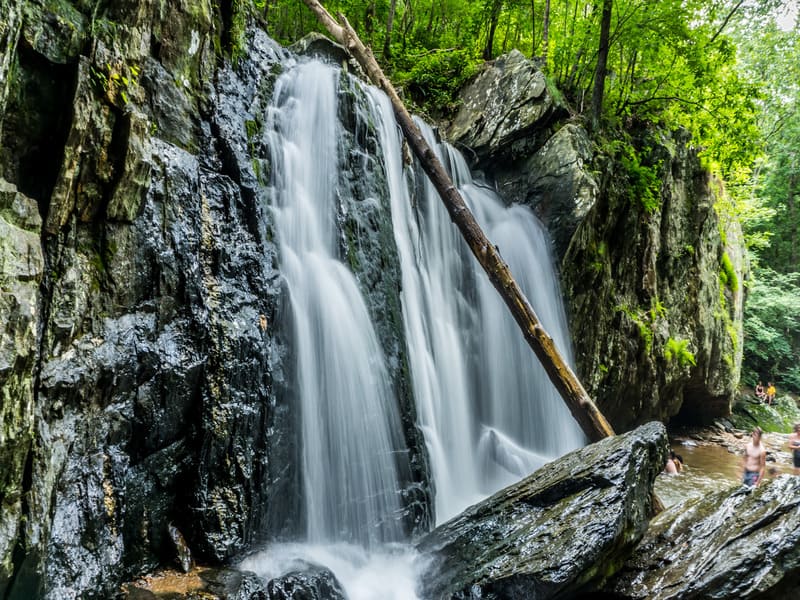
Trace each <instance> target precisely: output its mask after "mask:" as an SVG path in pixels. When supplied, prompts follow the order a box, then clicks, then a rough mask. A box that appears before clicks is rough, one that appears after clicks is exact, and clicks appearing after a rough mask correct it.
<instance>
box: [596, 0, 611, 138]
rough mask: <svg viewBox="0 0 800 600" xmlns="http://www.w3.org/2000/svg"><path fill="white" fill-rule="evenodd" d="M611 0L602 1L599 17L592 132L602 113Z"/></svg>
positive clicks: (598, 123) (609, 33) (597, 126)
mask: <svg viewBox="0 0 800 600" xmlns="http://www.w3.org/2000/svg"><path fill="white" fill-rule="evenodd" d="M612 2H613V0H603V14H602V16H601V17H600V48H599V50H598V52H597V68H596V69H595V71H594V90H593V92H592V122H591V125H592V131H597V130H598V128H599V127H600V115H601V113H602V111H603V92H604V89H605V85H606V65H607V64H608V47H609V37H610V35H611V4H612Z"/></svg>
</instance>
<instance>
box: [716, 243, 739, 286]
mask: <svg viewBox="0 0 800 600" xmlns="http://www.w3.org/2000/svg"><path fill="white" fill-rule="evenodd" d="M719 267H720V271H719V281H720V283H721V284H722V285H723V286H727V287H728V288H729V289H730V290H731V292H734V293H735V292H736V291H737V290H738V289H739V278H738V277H737V276H736V271H735V270H734V268H733V264H732V263H731V258H730V256H728V253H727V252H723V253H722V257H721V258H720V261H719Z"/></svg>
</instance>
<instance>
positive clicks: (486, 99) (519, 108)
mask: <svg viewBox="0 0 800 600" xmlns="http://www.w3.org/2000/svg"><path fill="white" fill-rule="evenodd" d="M459 99H460V100H461V108H460V109H459V111H458V114H457V115H456V116H455V118H454V119H453V122H452V123H450V125H449V126H448V128H447V131H446V133H445V136H446V137H447V139H448V140H451V141H452V142H453V143H455V144H456V145H457V146H463V147H466V148H467V149H468V151H467V153H466V155H467V156H468V157H469V156H472V157H473V158H476V159H478V160H479V161H486V160H487V159H489V158H494V159H500V158H504V159H512V160H513V158H515V157H517V156H527V155H529V154H531V153H532V152H533V151H535V150H536V149H538V148H539V147H541V145H542V144H543V143H544V141H545V140H546V139H547V137H549V133H548V131H547V127H548V125H550V124H551V123H553V121H554V120H555V118H556V117H557V116H559V115H560V114H561V111H560V108H559V107H558V105H557V104H556V102H555V101H554V99H553V96H552V95H551V94H550V93H549V92H548V90H547V84H546V82H545V78H544V73H542V72H541V71H540V70H538V69H537V68H536V67H535V66H534V65H533V63H531V61H529V60H527V59H526V58H525V57H524V56H523V55H522V53H521V52H519V51H517V50H512V51H511V52H510V53H508V54H505V55H503V56H501V57H499V58H498V59H497V60H495V61H493V62H492V63H489V64H488V65H487V66H486V67H485V68H484V70H483V71H482V72H481V73H480V74H479V75H478V76H477V77H476V78H475V79H474V80H473V81H472V82H471V83H469V84H468V85H467V86H466V87H465V88H464V90H463V91H462V92H461V93H460V94H459Z"/></svg>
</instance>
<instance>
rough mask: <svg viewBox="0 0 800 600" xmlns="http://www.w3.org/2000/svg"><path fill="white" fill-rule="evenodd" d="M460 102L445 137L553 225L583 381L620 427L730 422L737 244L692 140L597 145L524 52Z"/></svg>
mask: <svg viewBox="0 0 800 600" xmlns="http://www.w3.org/2000/svg"><path fill="white" fill-rule="evenodd" d="M462 100H463V106H462V108H461V110H460V112H459V114H458V115H457V116H456V117H455V119H454V120H453V122H452V123H451V124H449V126H447V128H446V132H445V133H446V136H447V137H448V138H449V139H450V140H451V141H452V142H453V143H455V144H456V145H457V146H462V147H464V146H466V147H467V150H466V152H465V154H466V155H468V156H472V157H473V163H474V166H476V167H478V168H479V169H481V170H483V171H484V172H485V173H486V175H487V176H488V177H489V178H490V179H492V180H493V181H494V182H495V184H496V186H497V188H498V189H499V191H500V192H501V193H503V194H504V195H505V197H506V198H507V199H508V200H509V201H510V202H520V203H524V204H528V205H529V206H531V207H532V208H533V210H534V211H535V212H536V213H537V214H538V215H539V217H540V218H541V219H542V221H543V222H544V223H545V225H546V226H547V227H548V229H549V231H550V233H551V235H552V237H553V241H554V248H555V252H556V255H557V258H558V260H559V261H560V264H561V273H562V285H563V289H564V294H565V297H566V299H567V304H568V314H569V319H570V327H571V330H572V337H573V340H574V345H575V353H576V360H577V371H578V375H579V378H580V379H581V381H582V382H583V384H584V386H585V387H586V388H587V391H589V393H590V395H591V396H592V397H593V398H595V399H596V401H597V403H598V405H599V407H600V409H601V410H602V411H603V413H604V414H605V415H606V416H607V417H608V418H609V420H610V421H611V422H612V424H613V425H614V427H615V428H616V429H617V430H626V429H629V428H631V427H632V426H635V425H637V424H640V423H644V422H646V421H648V420H651V419H659V420H666V419H670V418H672V417H675V416H676V415H677V416H680V417H685V418H687V419H690V420H692V421H695V422H697V421H703V420H707V419H711V418H713V417H716V416H720V415H725V414H728V413H729V411H730V405H731V402H732V399H733V392H734V390H735V387H736V384H737V383H738V379H739V369H740V365H741V357H742V343H741V338H742V304H743V291H742V290H743V285H742V281H743V279H744V273H745V272H746V265H745V264H744V250H743V242H742V235H741V231H740V229H739V226H738V223H736V222H735V221H733V220H731V219H726V218H725V217H724V215H721V214H719V213H718V211H717V205H718V202H719V201H720V200H723V199H724V197H725V192H724V189H723V187H722V185H721V184H720V183H719V182H717V181H715V180H714V179H713V177H711V176H710V175H709V174H708V173H707V172H706V171H705V170H704V169H703V168H702V166H701V164H700V160H699V159H698V155H697V150H696V149H694V148H693V147H692V146H691V140H689V139H688V138H687V137H686V135H685V134H683V133H681V132H677V133H675V134H667V133H664V132H660V131H655V130H650V129H648V128H647V127H645V126H643V125H641V126H635V125H632V126H631V127H630V128H629V129H630V130H631V131H632V134H631V135H630V137H629V138H628V139H626V140H618V141H616V142H612V143H606V144H605V146H604V147H599V146H598V145H597V144H596V143H595V142H593V141H592V140H591V139H590V138H589V136H588V135H587V133H586V131H585V130H584V128H583V127H582V126H581V124H580V123H579V122H571V121H569V120H567V121H564V119H563V118H561V119H560V117H563V116H565V113H564V111H563V109H559V108H558V103H557V102H556V101H555V100H554V96H553V93H551V91H550V90H548V88H547V85H546V84H545V80H544V77H543V76H542V74H541V73H540V72H539V71H537V70H536V69H535V68H533V66H532V65H531V64H530V63H529V62H528V61H527V60H526V59H525V58H524V57H523V56H522V55H520V54H519V53H511V54H510V55H508V56H505V57H502V58H500V59H498V60H497V61H495V63H494V64H492V65H490V66H488V67H487V68H486V69H485V70H484V71H483V72H482V73H481V74H479V75H478V76H477V77H476V78H475V80H474V81H473V82H472V83H471V84H470V85H469V86H467V87H466V88H465V89H464V90H463V92H462ZM501 106H502V107H507V108H506V110H500V108H499V107H501ZM508 107H513V109H511V108H508ZM559 119H560V120H559ZM501 250H502V249H501Z"/></svg>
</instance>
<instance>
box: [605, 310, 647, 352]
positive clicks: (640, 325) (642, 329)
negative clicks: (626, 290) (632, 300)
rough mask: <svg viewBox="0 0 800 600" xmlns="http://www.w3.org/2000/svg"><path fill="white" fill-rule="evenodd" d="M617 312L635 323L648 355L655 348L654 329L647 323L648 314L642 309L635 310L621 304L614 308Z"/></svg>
mask: <svg viewBox="0 0 800 600" xmlns="http://www.w3.org/2000/svg"><path fill="white" fill-rule="evenodd" d="M614 310H615V311H616V312H620V313H622V314H624V315H625V316H626V317H628V319H630V320H631V321H633V323H634V324H635V325H636V328H637V330H638V331H639V337H640V338H641V340H642V341H643V342H644V348H645V352H647V353H648V354H649V353H650V350H651V349H652V347H653V328H652V326H651V324H650V323H648V322H647V319H646V314H647V313H646V312H645V311H644V310H642V309H634V308H631V307H630V306H627V305H626V304H620V305H617V306H615V307H614Z"/></svg>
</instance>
